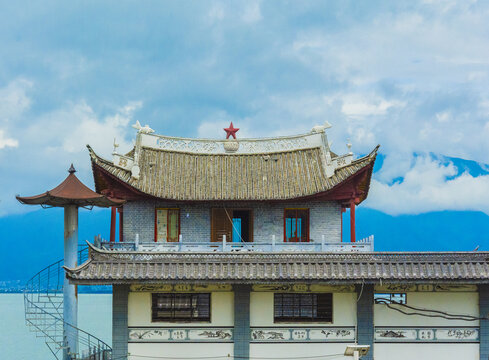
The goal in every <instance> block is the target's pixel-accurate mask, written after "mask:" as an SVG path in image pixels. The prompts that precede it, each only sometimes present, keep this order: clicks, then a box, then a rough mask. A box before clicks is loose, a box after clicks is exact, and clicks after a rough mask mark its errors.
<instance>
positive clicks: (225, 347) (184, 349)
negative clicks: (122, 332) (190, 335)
mask: <svg viewBox="0 0 489 360" xmlns="http://www.w3.org/2000/svg"><path fill="white" fill-rule="evenodd" d="M127 350H128V352H129V353H130V354H133V355H143V356H145V357H146V358H147V357H151V356H154V357H155V359H157V358H158V357H161V356H164V357H165V358H169V359H171V358H172V357H173V356H174V357H175V358H176V359H178V358H185V357H188V358H196V357H197V358H198V357H199V356H202V357H211V356H215V357H222V356H228V354H229V355H230V356H231V358H232V356H233V351H234V345H233V344H232V343H227V344H222V343H219V344H216V343H212V344H201V343H199V344H196V343H191V344H185V343H159V344H134V343H129V344H128V349H127ZM141 359H142V358H141V357H136V356H129V357H128V360H141Z"/></svg>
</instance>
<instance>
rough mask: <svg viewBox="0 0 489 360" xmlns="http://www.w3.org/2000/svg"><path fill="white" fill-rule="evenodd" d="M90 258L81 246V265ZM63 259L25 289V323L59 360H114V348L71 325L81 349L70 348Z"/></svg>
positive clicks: (79, 260) (31, 281)
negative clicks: (64, 315) (65, 308)
mask: <svg viewBox="0 0 489 360" xmlns="http://www.w3.org/2000/svg"><path fill="white" fill-rule="evenodd" d="M87 258H88V247H87V246H86V245H85V246H83V247H79V251H78V264H81V263H83V262H85V261H86V260H87ZM62 266H63V260H60V261H57V262H55V263H54V264H51V265H49V266H48V267H46V268H44V269H43V270H41V271H39V272H38V273H37V274H36V275H34V276H33V277H32V278H31V279H30V280H29V281H28V282H27V284H26V286H25V289H24V307H25V321H26V325H27V326H28V327H29V329H30V330H31V331H32V332H34V333H35V334H36V336H37V337H41V338H43V339H44V342H45V343H46V345H47V346H48V348H49V350H50V351H51V352H52V354H53V355H54V357H55V358H56V359H58V360H66V359H70V360H71V359H73V360H75V359H76V360H110V359H111V354H112V349H111V347H110V346H109V345H107V344H106V343H105V342H103V341H102V340H100V339H98V338H96V337H95V336H93V335H91V334H89V333H87V332H85V331H83V330H80V329H78V328H76V327H74V326H72V325H70V324H67V325H68V327H69V328H70V331H67V332H66V333H67V336H74V337H76V339H77V349H69V348H67V346H66V343H67V339H66V338H65V335H64V334H63V326H64V321H63V280H64V276H65V272H64V269H63V267H62Z"/></svg>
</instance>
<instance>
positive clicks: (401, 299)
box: [374, 293, 407, 304]
mask: <svg viewBox="0 0 489 360" xmlns="http://www.w3.org/2000/svg"><path fill="white" fill-rule="evenodd" d="M406 300H407V297H406V293H385V294H382V293H376V294H375V295H374V301H375V303H376V304H386V303H387V304H406Z"/></svg>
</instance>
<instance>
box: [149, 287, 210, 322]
mask: <svg viewBox="0 0 489 360" xmlns="http://www.w3.org/2000/svg"><path fill="white" fill-rule="evenodd" d="M210 299H211V294H208V293H205V294H204V293H202V294H178V293H176V294H173V293H172V294H153V299H152V303H153V306H152V318H151V320H152V321H180V322H193V321H199V322H200V321H211V310H210V304H211V300H210Z"/></svg>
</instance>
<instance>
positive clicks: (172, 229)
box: [155, 209, 180, 242]
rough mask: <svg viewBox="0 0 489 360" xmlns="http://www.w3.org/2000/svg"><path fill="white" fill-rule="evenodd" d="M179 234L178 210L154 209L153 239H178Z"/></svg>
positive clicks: (158, 240) (173, 240)
mask: <svg viewBox="0 0 489 360" xmlns="http://www.w3.org/2000/svg"><path fill="white" fill-rule="evenodd" d="M179 235H180V210H179V209H156V213H155V241H157V242H160V241H168V242H176V241H178V236H179Z"/></svg>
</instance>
